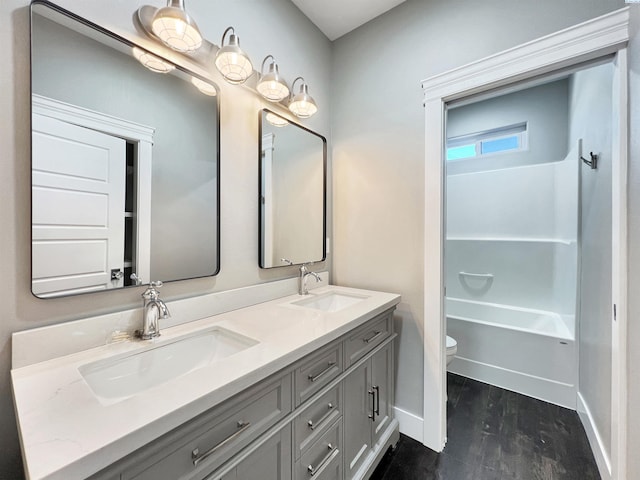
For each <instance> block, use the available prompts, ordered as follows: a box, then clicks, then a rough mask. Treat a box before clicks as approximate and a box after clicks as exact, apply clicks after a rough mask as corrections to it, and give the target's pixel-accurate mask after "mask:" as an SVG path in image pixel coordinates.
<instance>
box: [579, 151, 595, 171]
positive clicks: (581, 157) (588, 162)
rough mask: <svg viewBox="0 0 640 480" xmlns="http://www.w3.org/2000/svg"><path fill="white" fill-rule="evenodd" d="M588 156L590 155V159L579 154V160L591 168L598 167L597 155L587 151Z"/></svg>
mask: <svg viewBox="0 0 640 480" xmlns="http://www.w3.org/2000/svg"><path fill="white" fill-rule="evenodd" d="M589 156H590V157H591V160H587V159H586V158H584V157H583V156H582V155H581V156H580V160H582V161H583V162H584V163H586V164H587V165H589V166H590V167H591V170H595V169H596V168H598V155H596V154H595V153H593V152H589Z"/></svg>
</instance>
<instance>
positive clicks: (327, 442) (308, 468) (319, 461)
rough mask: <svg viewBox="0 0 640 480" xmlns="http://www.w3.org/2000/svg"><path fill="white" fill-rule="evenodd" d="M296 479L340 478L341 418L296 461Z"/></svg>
mask: <svg viewBox="0 0 640 480" xmlns="http://www.w3.org/2000/svg"><path fill="white" fill-rule="evenodd" d="M295 470H296V480H311V479H313V480H333V479H336V480H337V479H341V478H342V420H338V421H337V422H335V424H334V425H333V426H332V427H331V428H330V429H329V430H328V431H327V432H326V433H325V434H324V435H323V436H322V437H321V438H320V439H318V441H317V442H316V443H314V444H313V445H312V446H311V447H310V448H309V450H308V451H307V452H306V453H305V454H304V455H302V457H301V458H300V460H299V461H298V462H297V463H296V469H295Z"/></svg>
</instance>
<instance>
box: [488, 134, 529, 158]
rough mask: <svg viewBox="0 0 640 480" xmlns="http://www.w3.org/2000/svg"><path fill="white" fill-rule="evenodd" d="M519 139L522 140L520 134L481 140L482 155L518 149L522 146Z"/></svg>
mask: <svg viewBox="0 0 640 480" xmlns="http://www.w3.org/2000/svg"><path fill="white" fill-rule="evenodd" d="M519 140H520V136H518V135H512V136H510V137H503V138H497V139H495V140H483V141H482V142H480V152H481V154H482V155H486V154H487V153H496V152H504V151H507V150H516V149H518V148H520V141H519Z"/></svg>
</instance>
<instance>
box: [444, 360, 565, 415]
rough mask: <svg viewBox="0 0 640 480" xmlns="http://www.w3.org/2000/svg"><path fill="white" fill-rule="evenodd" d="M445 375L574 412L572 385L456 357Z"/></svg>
mask: <svg viewBox="0 0 640 480" xmlns="http://www.w3.org/2000/svg"><path fill="white" fill-rule="evenodd" d="M448 370H449V372H451V373H455V374H456V375H461V376H463V377H467V378H473V379H474V380H478V381H479V382H484V383H490V384H491V385H496V386H498V387H500V388H504V389H505V390H510V391H512V392H517V393H521V394H523V395H527V396H529V397H533V398H537V399H538V400H543V401H545V402H547V403H553V404H554V405H560V406H561V407H565V408H570V409H571V410H575V409H576V385H572V384H569V383H564V382H559V381H555V380H550V379H548V378H542V377H538V376H536V375H530V374H528V373H523V372H518V371H515V370H511V369H508V368H503V367H498V366H497V365H491V364H489V363H485V362H479V361H477V360H470V359H468V358H464V357H461V356H459V355H456V358H455V359H454V360H453V362H451V365H449V369H448Z"/></svg>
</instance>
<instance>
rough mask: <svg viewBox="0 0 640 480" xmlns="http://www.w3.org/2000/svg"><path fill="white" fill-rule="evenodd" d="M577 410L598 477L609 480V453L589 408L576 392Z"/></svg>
mask: <svg viewBox="0 0 640 480" xmlns="http://www.w3.org/2000/svg"><path fill="white" fill-rule="evenodd" d="M577 410H578V415H579V416H580V420H581V421H582V425H583V426H584V429H585V431H586V432H587V438H588V439H589V445H591V451H593V456H594V457H595V458H596V464H597V465H598V470H599V471H600V476H601V477H602V480H611V459H610V458H609V453H608V452H607V450H606V448H605V446H604V443H603V442H602V437H601V436H600V432H598V427H597V426H596V424H595V422H594V420H593V416H592V415H591V411H590V410H589V406H588V405H587V403H586V402H585V400H584V398H583V396H582V394H581V393H580V392H578V408H577Z"/></svg>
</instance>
